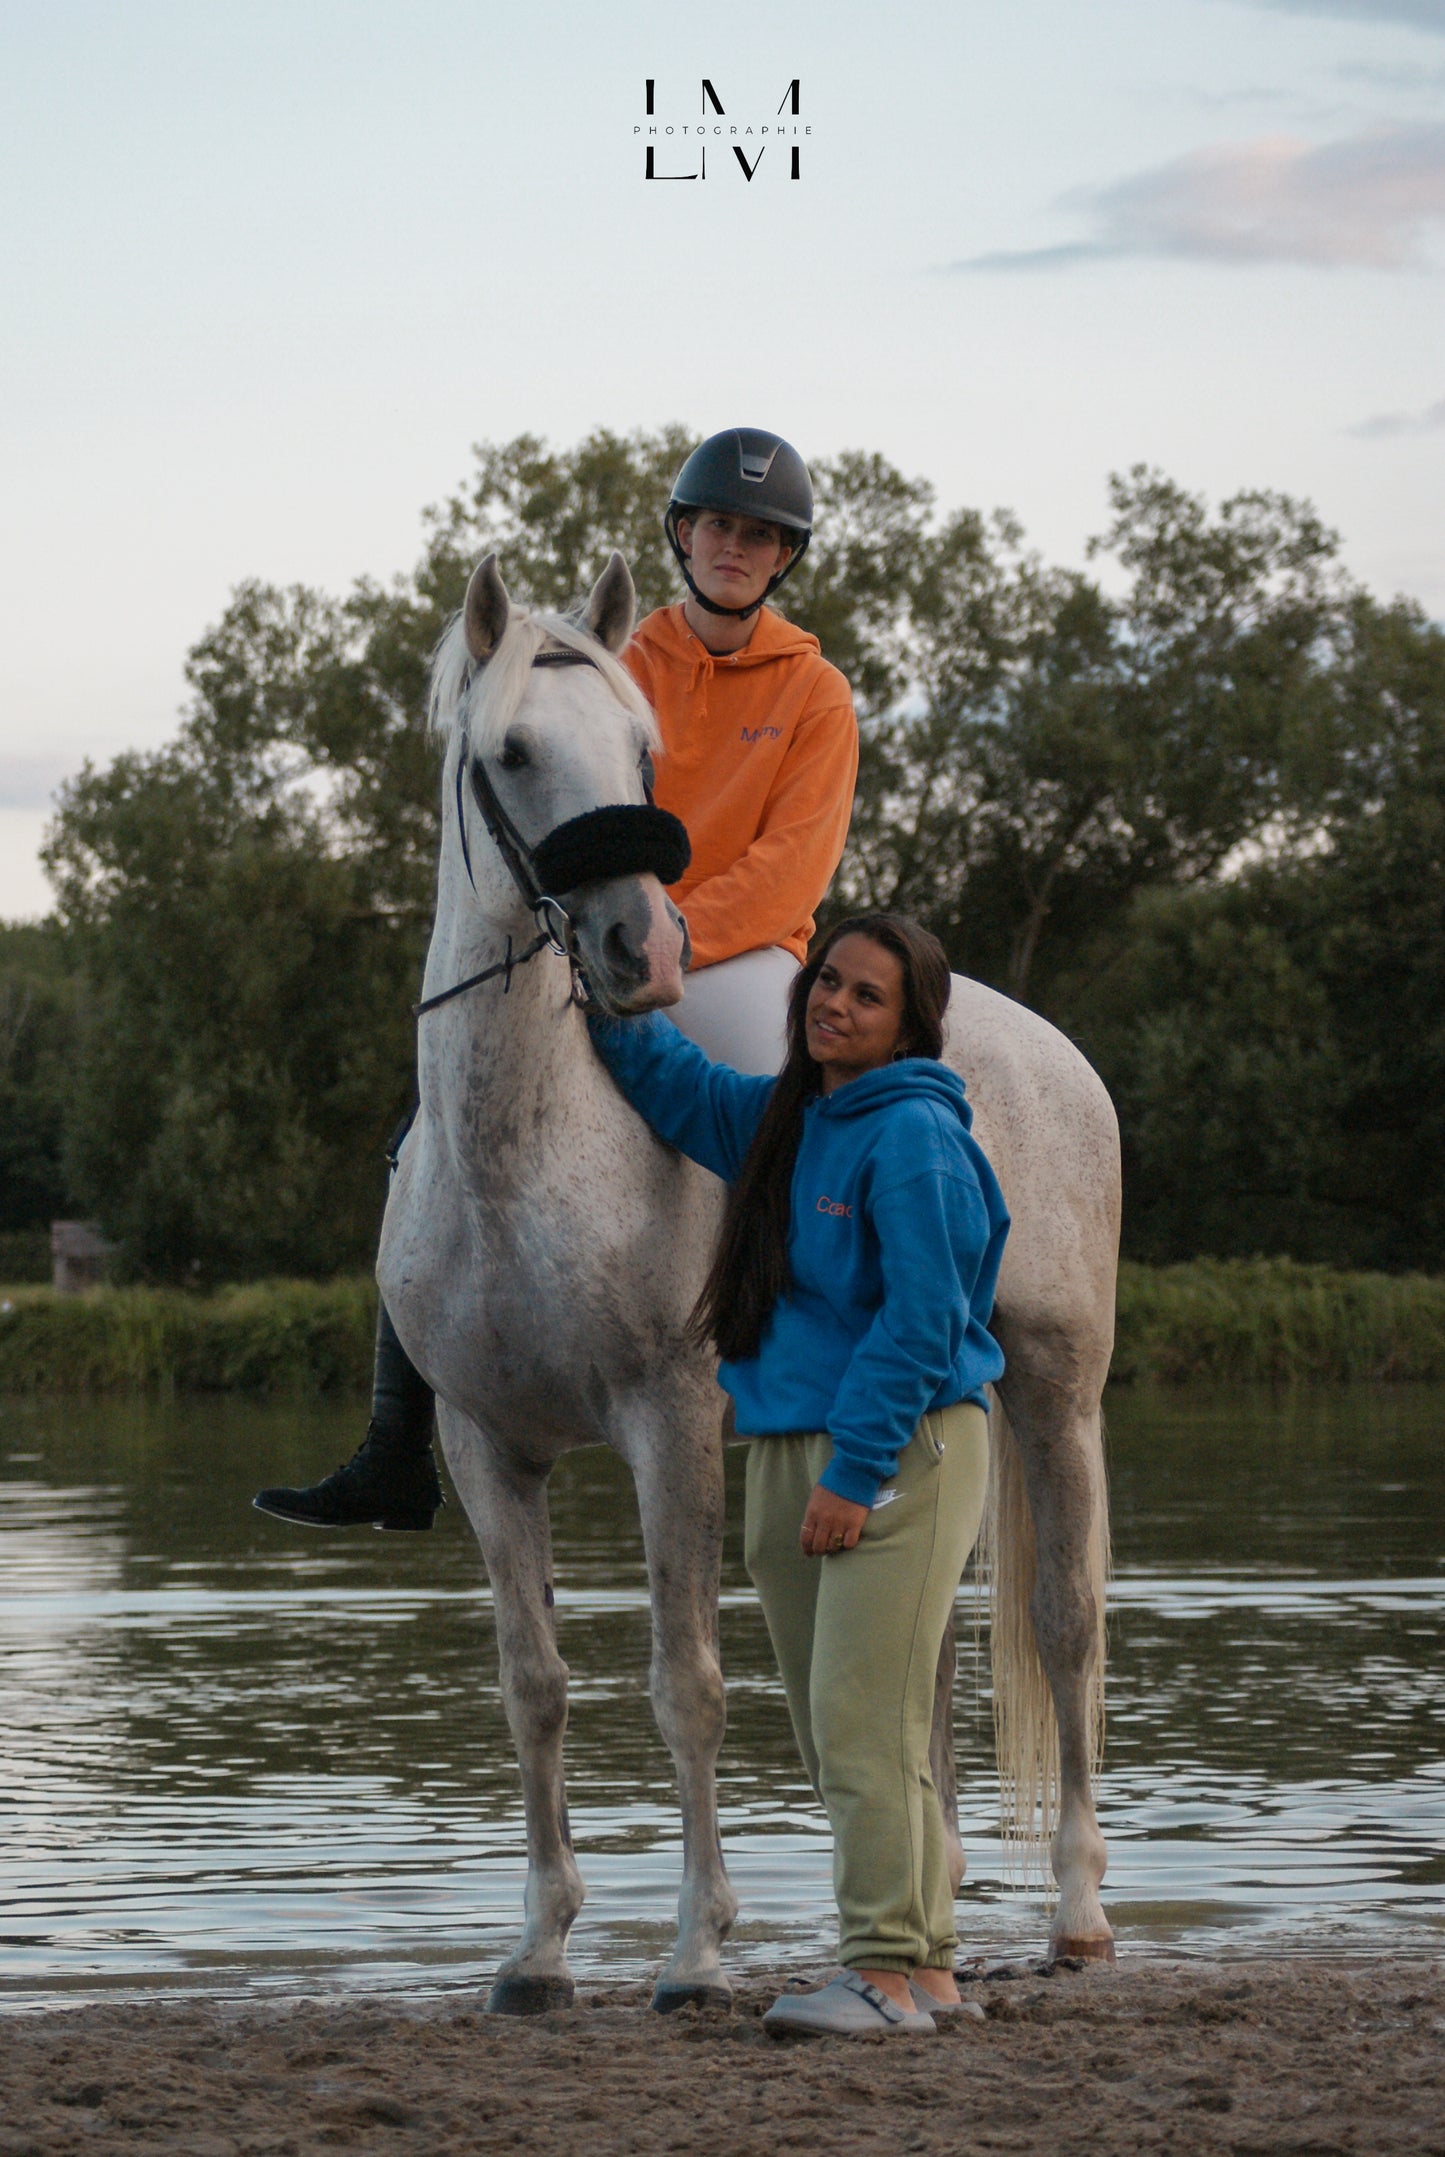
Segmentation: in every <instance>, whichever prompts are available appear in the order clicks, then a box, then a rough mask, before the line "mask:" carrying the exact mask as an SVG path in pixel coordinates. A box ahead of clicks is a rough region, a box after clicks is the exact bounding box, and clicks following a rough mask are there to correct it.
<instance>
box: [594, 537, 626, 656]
mask: <svg viewBox="0 0 1445 2157" xmlns="http://www.w3.org/2000/svg"><path fill="white" fill-rule="evenodd" d="M636 618H637V593H636V590H635V589H634V587H633V583H632V573H631V571H630V570H629V569H628V567H627V564H626V562H624V561H623V559H622V556H621V555H620V554H614V555H613V557H612V559H611V561H610V562H609V563H608V564H607V567H606V568H605V569H604V570H603V572H602V574H601V576H600V577H599V578H598V579H597V582H596V583H595V584H594V585H593V587H592V596H591V598H590V599H589V600H588V602H587V627H588V628H589V629H590V630H591V632H592V634H593V636H594V637H596V639H597V641H598V643H599V644H605V645H606V647H607V649H608V651H609V652H620V651H621V649H622V647H623V645H624V644H625V643H626V642H627V639H628V638H629V637H630V636H631V634H632V624H633V622H634V621H635V620H636Z"/></svg>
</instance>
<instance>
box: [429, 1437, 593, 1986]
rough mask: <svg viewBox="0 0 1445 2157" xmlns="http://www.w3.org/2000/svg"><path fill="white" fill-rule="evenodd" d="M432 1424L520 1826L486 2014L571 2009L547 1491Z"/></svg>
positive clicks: (563, 1674)
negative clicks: (470, 1538)
mask: <svg viewBox="0 0 1445 2157" xmlns="http://www.w3.org/2000/svg"><path fill="white" fill-rule="evenodd" d="M437 1421H438V1425H439V1428H440V1431H441V1438H442V1446H443V1450H444V1451H445V1454H446V1459H447V1466H448V1468H449V1470H450V1471H451V1476H452V1481H453V1482H454V1483H455V1484H456V1486H457V1489H458V1491H459V1492H460V1493H461V1498H462V1503H463V1504H464V1506H465V1507H466V1510H467V1515H468V1518H469V1519H470V1521H471V1523H472V1527H473V1528H474V1529H475V1531H476V1537H477V1541H478V1542H479V1543H480V1545H481V1549H482V1557H483V1560H484V1562H485V1564H486V1568H487V1575H488V1578H489V1579H490V1581H491V1585H492V1608H493V1613H494V1617H495V1622H496V1628H497V1651H498V1659H499V1662H500V1666H501V1687H502V1701H503V1705H504V1706H505V1708H506V1713H507V1723H508V1726H509V1728H510V1730H511V1733H512V1742H513V1744H514V1745H515V1746H516V1749H517V1762H518V1766H519V1767H520V1769H521V1774H522V1803H523V1809H524V1812H525V1815H526V1823H527V1885H526V1891H525V1900H524V1912H525V1916H524V1922H523V1927H522V1937H521V1940H520V1941H519V1943H518V1945H517V1947H516V1948H515V1950H514V1951H513V1952H512V1954H510V1955H509V1956H508V1957H507V1959H506V1961H505V1962H503V1964H502V1966H501V1968H500V1969H499V1970H498V1972H497V1976H496V1980H495V1982H494V1983H493V1986H492V1989H491V1993H490V1995H489V1996H488V1999H487V2008H488V2011H489V2012H490V2013H492V2014H501V2015H534V2014H542V2013H544V2012H545V2011H546V2010H547V2009H549V2008H554V2007H566V2006H569V2005H570V2004H571V2001H572V1998H573V1995H574V1992H575V1990H576V1988H575V1986H574V1984H573V1981H572V1973H571V1971H570V1970H569V1969H568V1967H567V1936H568V1934H569V1933H570V1931H571V1929H572V1926H573V1924H574V1923H575V1921H576V1918H577V1914H578V1912H579V1911H580V1909H581V1908H582V1901H583V1897H584V1895H585V1893H586V1889H585V1887H584V1886H583V1881H582V1875H581V1873H580V1872H579V1870H578V1868H577V1861H576V1859H575V1858H574V1856H573V1854H572V1838H571V1833H570V1831H569V1828H568V1823H567V1797H566V1786H565V1783H564V1780H563V1772H562V1739H563V1735H564V1733H565V1731H566V1728H567V1676H568V1672H567V1665H566V1664H565V1663H564V1662H563V1660H562V1658H561V1656H560V1655H559V1654H558V1652H557V1636H556V1624H555V1617H554V1611H553V1606H552V1538H551V1530H550V1527H549V1523H548V1519H547V1485H546V1479H545V1476H543V1475H542V1474H540V1473H538V1472H537V1471H536V1470H534V1469H531V1468H529V1467H524V1466H523V1465H521V1464H520V1463H514V1462H507V1461H506V1460H504V1459H501V1458H499V1457H498V1456H497V1455H496V1454H495V1453H494V1452H493V1450H492V1448H491V1447H490V1446H489V1445H488V1444H487V1442H486V1441H485V1440H484V1439H481V1437H480V1433H479V1432H478V1431H477V1430H476V1428H475V1426H474V1425H472V1424H471V1423H469V1422H468V1421H467V1419H466V1418H465V1417H464V1416H462V1415H460V1414H459V1413H458V1412H457V1411H456V1410H455V1409H453V1408H448V1407H447V1406H446V1405H445V1403H443V1402H440V1401H439V1402H438V1404H437Z"/></svg>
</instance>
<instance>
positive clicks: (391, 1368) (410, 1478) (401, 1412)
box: [252, 1303, 446, 1528]
mask: <svg viewBox="0 0 1445 2157" xmlns="http://www.w3.org/2000/svg"><path fill="white" fill-rule="evenodd" d="M434 1408H435V1397H434V1395H433V1393H432V1389H431V1387H430V1386H429V1385H428V1384H427V1382H426V1380H425V1379H424V1378H423V1377H422V1375H421V1373H420V1372H419V1371H418V1370H417V1369H416V1367H415V1365H414V1364H413V1363H412V1360H411V1358H410V1356H409V1355H408V1354H407V1352H406V1350H405V1349H404V1348H403V1347H402V1345H401V1342H400V1341H399V1340H398V1339H397V1337H396V1328H395V1327H394V1326H393V1325H392V1322H391V1319H390V1317H389V1315H388V1313H387V1308H386V1305H385V1304H384V1303H383V1304H382V1306H381V1308H380V1310H379V1311H378V1313H377V1320H376V1370H375V1375H374V1377H373V1379H372V1389H371V1421H370V1423H369V1424H368V1426H367V1431H366V1436H365V1438H364V1439H363V1440H362V1442H361V1444H360V1446H358V1448H357V1450H356V1451H355V1452H354V1453H353V1454H352V1456H351V1458H350V1460H349V1461H347V1462H346V1463H345V1465H344V1466H343V1467H340V1468H338V1469H337V1470H336V1472H335V1474H334V1475H329V1476H327V1477H326V1479H325V1481H324V1482H321V1483H313V1484H312V1485H311V1487H310V1489H309V1490H262V1491H258V1492H257V1493H256V1496H255V1498H254V1499H253V1501H252V1503H253V1504H254V1505H255V1507H256V1509H257V1511H258V1512H261V1513H274V1514H275V1515H276V1518H277V1519H278V1520H296V1521H300V1522H302V1523H303V1524H304V1525H305V1526H306V1527H308V1528H358V1527H365V1526H367V1525H368V1524H370V1526H372V1527H374V1528H429V1527H430V1526H431V1524H432V1520H433V1518H434V1517H435V1514H436V1510H437V1507H438V1506H439V1505H443V1504H445V1502H446V1501H445V1499H444V1498H443V1497H442V1487H441V1483H440V1481H439V1480H438V1477H437V1471H436V1462H435V1460H434V1459H433V1457H432V1425H433V1412H434Z"/></svg>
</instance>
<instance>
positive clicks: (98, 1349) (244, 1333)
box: [0, 1276, 376, 1393]
mask: <svg viewBox="0 0 1445 2157" xmlns="http://www.w3.org/2000/svg"><path fill="white" fill-rule="evenodd" d="M3 1305H8V1306H9V1308H8V1309H5V1308H3ZM375 1329H376V1284H375V1282H374V1281H372V1280H369V1279H367V1278H365V1277H364V1276H363V1277H355V1278H343V1279H340V1280H334V1281H257V1282H254V1283H252V1284H250V1285H249V1286H247V1287H244V1288H227V1289H222V1290H220V1291H219V1292H218V1293H217V1294H215V1295H210V1296H195V1295H187V1294H185V1293H184V1292H183V1291H181V1290H179V1289H163V1288H97V1289H92V1290H91V1291H89V1293H87V1294H85V1295H80V1296H57V1295H55V1294H54V1293H52V1291H51V1290H49V1289H38V1288H37V1289H27V1288H21V1289H14V1290H11V1291H9V1292H8V1293H6V1294H5V1296H4V1297H3V1299H0V1392H6V1393H129V1392H162V1393H169V1392H214V1393H230V1392H254V1393H327V1392H334V1391H339V1390H347V1391H353V1392H360V1391H362V1390H363V1389H365V1388H367V1387H368V1386H369V1385H370V1383H371V1356H372V1342H373V1337H374V1334H375Z"/></svg>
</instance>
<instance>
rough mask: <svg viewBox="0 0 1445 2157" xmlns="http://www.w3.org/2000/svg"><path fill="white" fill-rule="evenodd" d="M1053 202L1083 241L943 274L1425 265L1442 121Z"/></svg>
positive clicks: (1290, 147) (1283, 146)
mask: <svg viewBox="0 0 1445 2157" xmlns="http://www.w3.org/2000/svg"><path fill="white" fill-rule="evenodd" d="M1442 5H1445V0H1442ZM1062 206H1063V207H1067V208H1076V209H1082V210H1083V211H1084V212H1085V213H1086V215H1087V216H1088V218H1089V221H1090V223H1091V225H1092V227H1093V230H1092V232H1091V234H1090V235H1089V236H1088V237H1087V238H1085V239H1082V240H1077V241H1073V242H1070V243H1068V244H1066V245H1064V246H1056V247H1039V248H1028V249H1024V250H1022V251H1018V252H1012V253H1003V254H988V255H974V256H971V257H969V258H967V259H966V260H964V261H961V262H954V263H951V264H949V267H950V268H951V269H956V270H1021V269H1032V270H1041V269H1057V268H1059V267H1061V266H1064V265H1067V264H1070V263H1078V262H1102V261H1110V260H1113V259H1117V258H1120V257H1128V256H1140V255H1143V256H1156V257H1157V256H1165V257H1173V258H1180V259H1184V260H1192V261H1203V262H1299V263H1308V264H1311V265H1313V266H1315V267H1317V268H1327V269H1334V268H1340V267H1353V268H1364V269H1378V270H1395V269H1405V268H1408V267H1409V266H1410V265H1412V264H1416V263H1420V262H1422V261H1424V260H1425V259H1426V258H1425V257H1424V255H1423V254H1422V251H1421V240H1422V237H1423V235H1424V232H1425V229H1426V228H1427V227H1428V226H1429V225H1431V224H1432V223H1436V222H1439V221H1442V220H1445V125H1442V124H1440V123H1438V122H1436V123H1432V124H1430V125H1427V126H1406V125H1404V124H1395V125H1392V126H1386V127H1376V128H1371V129H1369V130H1367V131H1366V132H1365V133H1363V134H1359V135H1352V136H1349V137H1348V138H1346V139H1344V140H1342V141H1338V142H1326V143H1308V142H1302V141H1300V140H1299V139H1298V138H1297V137H1296V136H1292V135H1269V136H1261V137H1259V138H1257V139H1256V140H1255V141H1253V142H1239V143H1219V144H1215V145H1212V146H1210V147H1208V148H1205V149H1202V150H1192V151H1190V152H1189V154H1188V155H1187V156H1185V157H1179V158H1175V159H1173V160H1172V161H1171V162H1170V163H1169V164H1167V165H1155V166H1152V167H1151V168H1150V169H1149V170H1148V171H1146V172H1139V173H1135V174H1133V175H1132V176H1131V177H1130V178H1128V179H1124V180H1119V181H1116V182H1115V183H1114V184H1113V185H1112V186H1110V187H1101V188H1090V189H1079V190H1076V191H1075V192H1074V193H1073V194H1071V195H1068V196H1066V197H1064V198H1063V203H1062Z"/></svg>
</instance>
